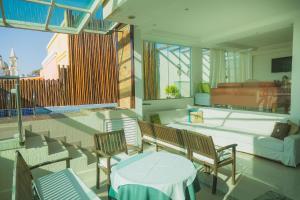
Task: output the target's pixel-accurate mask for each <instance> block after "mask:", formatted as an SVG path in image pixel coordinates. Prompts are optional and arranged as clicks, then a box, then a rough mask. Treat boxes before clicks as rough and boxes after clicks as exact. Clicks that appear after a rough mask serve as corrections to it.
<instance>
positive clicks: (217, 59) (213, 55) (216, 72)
mask: <svg viewBox="0 0 300 200" xmlns="http://www.w3.org/2000/svg"><path fill="white" fill-rule="evenodd" d="M210 59H211V60H210V77H209V79H210V85H211V87H212V88H215V87H217V84H218V83H222V82H225V80H226V68H225V51H224V50H219V49H211V50H210Z"/></svg>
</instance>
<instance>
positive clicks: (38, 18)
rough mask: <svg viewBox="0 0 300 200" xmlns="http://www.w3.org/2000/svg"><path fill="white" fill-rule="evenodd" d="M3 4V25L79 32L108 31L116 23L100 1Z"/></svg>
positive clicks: (10, 1)
mask: <svg viewBox="0 0 300 200" xmlns="http://www.w3.org/2000/svg"><path fill="white" fill-rule="evenodd" d="M0 3H1V1H0ZM1 6H2V8H3V10H4V16H5V19H6V20H5V22H3V23H2V18H4V17H3V16H2V15H3V14H2V13H1V12H0V18H1V21H0V25H1V26H8V27H15V28H25V29H33V30H42V31H51V32H63V33H73V34H77V33H80V32H81V29H83V30H84V31H87V32H95V33H106V32H108V31H110V30H111V29H112V28H113V27H114V26H115V24H116V23H113V22H110V21H107V20H103V7H102V5H101V1H98V0H2V5H1V4H0V8H1ZM91 13H94V14H93V15H92V16H90V14H91Z"/></svg>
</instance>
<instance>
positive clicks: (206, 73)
mask: <svg viewBox="0 0 300 200" xmlns="http://www.w3.org/2000/svg"><path fill="white" fill-rule="evenodd" d="M209 81H210V51H209V49H202V82H203V83H209Z"/></svg>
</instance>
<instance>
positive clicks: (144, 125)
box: [138, 120, 156, 139]
mask: <svg viewBox="0 0 300 200" xmlns="http://www.w3.org/2000/svg"><path fill="white" fill-rule="evenodd" d="M138 124H139V127H140V130H141V134H142V137H143V136H148V137H151V138H154V139H155V138H156V134H155V132H154V129H153V126H154V124H152V123H149V122H145V121H140V120H138Z"/></svg>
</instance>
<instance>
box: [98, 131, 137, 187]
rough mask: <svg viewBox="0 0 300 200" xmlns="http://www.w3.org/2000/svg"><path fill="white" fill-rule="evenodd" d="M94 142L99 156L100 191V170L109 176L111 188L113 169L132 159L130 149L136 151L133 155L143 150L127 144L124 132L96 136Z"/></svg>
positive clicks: (108, 180)
mask: <svg viewBox="0 0 300 200" xmlns="http://www.w3.org/2000/svg"><path fill="white" fill-rule="evenodd" d="M94 141H95V148H96V150H95V152H96V155H97V166H96V167H97V177H96V187H97V188H98V189H99V188H100V169H102V170H103V171H104V172H105V173H106V174H107V186H108V188H109V187H110V173H111V167H113V166H114V165H116V164H117V163H118V162H120V161H121V160H125V159H127V158H129V157H130V155H128V149H129V148H131V149H133V150H135V151H133V153H136V152H140V151H141V149H140V148H139V147H135V146H132V145H128V144H126V139H125V133H124V130H118V131H112V132H106V133H98V134H95V135H94ZM101 158H105V159H106V162H105V161H104V162H102V161H103V160H102V159H101Z"/></svg>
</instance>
